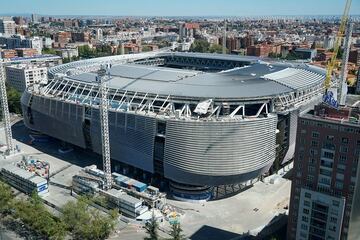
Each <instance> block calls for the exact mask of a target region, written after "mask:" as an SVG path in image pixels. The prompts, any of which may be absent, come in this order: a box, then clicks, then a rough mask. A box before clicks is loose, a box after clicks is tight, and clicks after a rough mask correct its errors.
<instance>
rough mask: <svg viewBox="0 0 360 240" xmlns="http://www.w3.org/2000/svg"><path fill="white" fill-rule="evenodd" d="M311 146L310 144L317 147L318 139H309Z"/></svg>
mask: <svg viewBox="0 0 360 240" xmlns="http://www.w3.org/2000/svg"><path fill="white" fill-rule="evenodd" d="M311 146H312V147H317V146H319V142H318V141H315V140H312V141H311Z"/></svg>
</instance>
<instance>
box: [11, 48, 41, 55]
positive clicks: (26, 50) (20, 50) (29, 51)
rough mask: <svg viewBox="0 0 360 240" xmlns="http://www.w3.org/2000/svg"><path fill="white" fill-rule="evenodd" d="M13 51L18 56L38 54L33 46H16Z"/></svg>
mask: <svg viewBox="0 0 360 240" xmlns="http://www.w3.org/2000/svg"><path fill="white" fill-rule="evenodd" d="M15 51H16V53H17V56H18V57H33V56H36V55H38V54H39V52H38V50H36V49H34V48H16V49H15Z"/></svg>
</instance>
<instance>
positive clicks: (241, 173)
mask: <svg viewBox="0 0 360 240" xmlns="http://www.w3.org/2000/svg"><path fill="white" fill-rule="evenodd" d="M276 124H277V116H276V115H273V114H269V115H268V117H265V118H258V119H251V120H249V119H247V120H237V121H235V120H229V121H228V122H227V121H223V122H212V121H209V122H204V121H181V120H169V121H168V122H167V128H166V141H165V159H164V173H165V177H167V178H169V179H172V180H174V181H177V182H181V183H186V184H195V183H196V184H199V185H219V184H231V183H237V182H243V181H248V180H251V179H253V178H256V177H257V176H259V175H260V174H261V173H262V172H264V171H266V170H267V168H268V167H269V165H271V164H272V163H273V161H274V160H275V141H276V137H275V131H276Z"/></svg>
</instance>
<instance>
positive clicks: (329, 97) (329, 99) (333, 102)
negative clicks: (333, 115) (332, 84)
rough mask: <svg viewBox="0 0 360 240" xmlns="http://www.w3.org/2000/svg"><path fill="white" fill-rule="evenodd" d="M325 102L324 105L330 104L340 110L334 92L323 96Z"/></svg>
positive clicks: (328, 92)
mask: <svg viewBox="0 0 360 240" xmlns="http://www.w3.org/2000/svg"><path fill="white" fill-rule="evenodd" d="M323 101H324V103H327V104H329V105H330V106H332V107H334V108H338V107H339V103H338V101H337V100H336V99H335V97H334V93H333V92H332V91H327V92H326V93H325V94H324V96H323Z"/></svg>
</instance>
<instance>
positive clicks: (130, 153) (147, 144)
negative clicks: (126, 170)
mask: <svg viewBox="0 0 360 240" xmlns="http://www.w3.org/2000/svg"><path fill="white" fill-rule="evenodd" d="M109 131H110V152H111V158H112V159H115V160H119V161H121V162H123V163H126V164H129V165H131V166H134V167H137V168H140V169H142V170H145V171H148V172H151V173H153V172H154V170H153V152H154V139H155V131H156V120H155V119H154V118H150V117H146V116H141V115H135V114H128V113H122V112H117V113H116V112H109ZM91 139H92V146H93V150H94V152H97V153H99V154H101V130H100V122H99V110H98V109H92V116H91Z"/></svg>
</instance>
